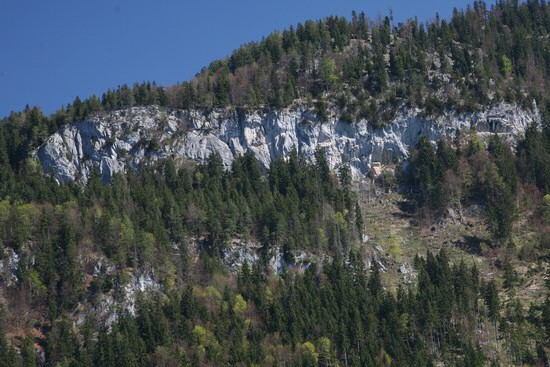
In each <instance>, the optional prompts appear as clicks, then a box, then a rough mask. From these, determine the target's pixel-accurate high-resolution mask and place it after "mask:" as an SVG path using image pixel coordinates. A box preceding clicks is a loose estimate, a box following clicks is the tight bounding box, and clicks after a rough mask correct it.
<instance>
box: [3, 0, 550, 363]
mask: <svg viewBox="0 0 550 367" xmlns="http://www.w3.org/2000/svg"><path fill="white" fill-rule="evenodd" d="M549 34H550V7H549V6H548V4H547V3H546V2H545V1H527V2H514V1H503V2H497V4H495V5H491V6H488V5H486V4H484V3H482V2H475V3H474V4H473V5H472V6H471V7H469V8H468V9H466V10H456V11H455V12H454V14H453V16H452V18H451V19H439V17H437V16H435V17H434V20H433V21H430V22H428V23H425V24H424V23H421V22H419V21H417V20H415V19H411V20H408V21H407V22H404V23H402V24H394V22H393V20H392V19H391V16H388V17H385V18H383V19H380V20H377V21H371V20H369V19H368V18H367V16H366V15H365V14H364V13H362V12H358V13H353V14H352V16H351V18H350V19H346V18H337V17H329V18H326V19H324V20H321V21H307V22H305V23H304V24H299V25H297V26H296V27H291V28H289V29H287V30H284V31H282V32H274V33H273V34H271V35H269V36H267V37H266V38H265V39H263V40H262V41H260V42H253V43H250V44H247V45H244V46H242V47H241V48H239V49H238V50H236V51H235V52H234V53H233V54H232V55H231V56H230V57H228V58H226V59H224V60H218V61H215V62H213V63H212V64H211V65H210V66H209V67H208V68H205V69H203V70H202V71H201V72H200V73H199V74H197V76H196V78H195V79H193V80H191V81H189V82H186V83H183V84H180V85H174V86H169V87H166V88H164V87H160V86H157V85H156V84H155V83H142V84H136V85H134V86H133V87H128V86H121V87H119V88H117V89H116V90H110V91H107V92H106V93H105V94H104V95H103V96H102V98H101V99H100V98H97V97H91V98H88V99H85V100H80V99H79V98H77V99H76V100H75V101H73V102H72V103H71V104H69V105H67V106H66V107H64V108H62V109H60V110H59V111H57V112H56V113H54V114H53V115H52V116H49V117H48V116H45V115H44V114H43V113H42V112H41V111H40V109H39V108H38V107H32V108H31V107H28V108H26V109H25V110H24V111H22V112H18V113H12V114H11V115H10V116H9V117H6V118H4V119H3V120H2V122H1V124H0V367H11V366H21V367H23V366H25V367H26V366H29V367H30V366H48V367H54V366H157V365H158V366H201V365H212V366H221V365H238V366H244V365H251V366H252V365H266V366H294V365H296V366H434V365H450V366H485V365H487V366H499V365H500V366H507V365H533V366H545V365H548V363H549V358H550V357H549V353H550V266H549V262H550V247H549V244H550V123H549V122H550V117H549V116H550V115H549V112H550V103H549V102H550V94H548V92H547V90H546V89H545V87H546V85H548V83H549V82H550V80H549V78H550V42H549ZM297 100H299V101H300V103H305V104H308V105H310V106H312V107H314V108H315V111H316V114H317V116H318V117H319V118H318V121H317V123H319V124H322V123H323V120H324V119H325V117H326V116H327V114H329V113H337V114H338V119H340V120H341V121H343V122H344V123H346V124H356V123H357V121H359V120H367V121H368V123H369V124H372V125H373V126H375V127H376V128H379V127H381V126H383V125H384V124H385V123H386V122H387V121H388V119H389V116H391V115H392V114H393V113H395V112H396V111H397V110H398V109H399V108H401V107H403V106H408V107H410V108H418V109H419V111H420V112H419V113H421V114H424V115H426V116H427V115H438V114H442V113H443V112H444V111H450V110H454V111H473V110H477V109H480V108H483V107H484V106H489V105H492V104H496V103H499V102H502V101H507V102H511V103H516V104H518V105H525V106H528V108H530V109H531V108H532V109H534V110H536V111H540V116H541V123H540V124H538V123H536V122H534V123H533V124H532V125H531V126H530V127H529V128H528V129H527V131H526V132H525V134H524V136H522V137H521V138H520V139H519V141H512V142H509V141H506V140H505V139H503V138H502V137H501V136H499V135H497V134H494V135H492V136H489V137H487V136H486V137H485V138H486V139H485V140H484V139H483V138H482V137H480V136H479V134H478V133H477V131H476V130H475V128H473V127H472V128H471V129H465V130H460V131H457V132H456V133H455V134H454V135H453V136H452V137H443V138H442V139H441V140H440V141H439V142H436V143H435V144H433V143H432V142H431V141H430V140H429V139H428V138H427V137H425V136H420V137H419V140H418V141H419V142H418V144H417V145H416V147H414V148H413V149H411V150H410V154H409V156H408V157H407V159H406V160H404V161H401V162H398V160H397V159H396V161H395V162H382V163H383V164H382V165H380V166H379V170H378V171H375V170H373V172H371V174H370V175H369V177H362V178H361V181H360V182H359V181H354V180H353V177H352V168H351V166H350V163H349V158H350V157H344V158H343V159H342V161H343V162H344V163H343V164H341V165H340V166H339V168H338V169H337V170H336V171H331V169H330V167H329V164H328V162H327V157H326V155H325V152H324V151H323V149H318V150H317V151H316V152H315V154H314V161H309V160H306V159H304V157H303V156H301V155H300V154H298V152H297V151H296V150H294V151H292V152H291V154H289V155H288V156H287V157H279V158H277V159H275V160H273V161H272V162H271V164H270V166H269V169H267V170H265V169H262V167H261V165H260V162H259V161H258V160H257V159H256V158H255V156H254V154H252V153H251V152H247V153H245V154H243V155H241V156H239V157H237V158H236V159H235V160H234V161H233V163H232V166H231V167H230V168H229V169H224V165H223V162H222V159H221V157H220V155H218V154H212V155H211V156H210V157H209V159H208V162H207V163H204V164H202V163H197V162H193V161H190V160H187V159H181V157H180V159H178V157H171V158H170V157H169V158H167V159H163V160H159V161H156V162H154V163H151V164H144V165H142V166H140V167H139V169H133V168H132V167H128V169H127V170H126V172H124V173H117V174H115V175H114V176H113V178H112V181H111V182H109V183H104V182H102V178H101V176H100V173H99V171H98V170H95V171H93V172H92V173H91V175H90V177H89V179H88V180H87V181H86V183H85V184H82V185H79V184H77V183H75V182H72V181H69V182H68V183H66V184H59V183H58V182H57V181H56V179H55V177H54V176H53V175H50V174H49V173H50V172H43V171H42V167H41V166H40V163H39V162H37V160H36V159H35V158H33V155H32V154H33V152H34V151H35V150H36V148H38V147H39V146H40V145H41V144H43V143H44V141H45V140H46V139H47V137H48V136H50V135H51V134H53V133H54V132H56V131H57V130H58V129H60V128H61V127H63V126H66V125H67V124H71V123H74V122H77V121H81V120H82V119H84V118H86V117H88V116H91V115H98V116H101V115H102V114H103V113H105V112H107V111H113V110H120V109H126V108H129V107H132V106H147V105H160V106H163V107H168V108H182V109H189V108H193V109H196V110H198V111H203V112H204V113H205V114H207V113H208V111H210V110H211V109H213V108H226V109H233V108H239V109H257V110H259V111H260V110H262V109H263V108H265V109H277V108H280V107H283V106H285V107H292V105H293V104H294V103H296V101H297ZM334 111H336V112H334ZM307 123H311V122H307ZM111 145H112V144H111ZM158 148H159V147H155V146H154V144H152V145H150V149H158Z"/></svg>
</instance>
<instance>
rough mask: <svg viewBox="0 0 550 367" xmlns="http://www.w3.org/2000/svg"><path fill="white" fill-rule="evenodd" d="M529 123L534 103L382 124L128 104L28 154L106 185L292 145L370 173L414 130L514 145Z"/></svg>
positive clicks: (76, 177) (60, 172)
mask: <svg viewBox="0 0 550 367" xmlns="http://www.w3.org/2000/svg"><path fill="white" fill-rule="evenodd" d="M532 122H535V123H539V122H540V115H539V113H538V110H537V108H536V106H533V108H532V109H530V110H525V109H522V108H520V107H518V106H517V105H513V104H505V103H502V104H499V105H497V106H494V107H491V108H487V109H486V110H482V111H479V112H475V113H457V112H454V111H449V112H447V113H445V114H443V115H441V116H438V117H423V116H422V115H421V113H420V111H419V110H417V109H407V108H402V109H400V110H399V111H398V112H397V113H396V114H395V115H394V117H393V118H392V119H391V120H390V121H387V122H386V127H384V128H383V129H374V128H373V126H372V124H370V123H369V121H367V120H361V121H358V122H353V123H349V122H345V121H342V120H340V119H339V118H338V115H337V113H336V112H334V111H333V112H332V113H331V116H329V118H328V121H319V120H318V118H317V116H316V115H315V113H314V111H313V110H312V109H310V108H309V107H308V106H306V105H297V106H294V107H292V108H284V109H266V110H239V109H215V110H212V111H209V112H205V111H199V110H177V109H167V108H162V107H157V106H148V107H134V108H129V109H125V110H119V111H114V112H109V113H106V114H103V115H97V116H93V117H90V118H87V119H86V120H84V121H80V122H76V123H74V124H71V125H69V126H66V127H64V128H63V129H61V130H60V131H59V132H57V133H56V134H54V135H52V136H50V137H49V138H48V140H47V141H46V142H45V143H44V144H43V145H42V146H41V147H39V148H38V149H37V150H36V151H35V152H34V156H35V157H36V158H37V159H38V160H39V161H40V163H41V165H42V168H43V169H44V171H45V173H47V174H53V175H54V176H55V177H56V178H57V180H58V181H60V182H67V181H77V182H80V183H85V182H87V180H88V178H89V175H90V173H91V171H92V170H93V169H95V168H97V169H98V170H99V172H100V174H101V177H102V179H103V181H104V182H109V181H110V180H111V179H112V176H113V174H114V173H116V172H121V171H124V170H125V169H126V167H130V168H134V169H137V168H139V166H140V165H142V164H148V163H152V162H155V161H157V160H159V159H164V158H180V159H181V158H184V159H189V160H194V161H199V162H205V161H207V159H208V157H209V156H210V154H211V153H213V152H218V153H219V154H220V156H221V158H222V160H223V163H224V164H225V165H226V167H229V166H230V165H231V163H232V161H233V159H234V158H235V157H236V156H239V155H242V154H244V153H245V152H248V151H249V152H252V153H253V154H254V155H255V156H256V157H257V158H258V160H259V161H260V162H261V164H262V165H263V166H264V167H266V168H267V167H269V164H270V162H271V161H272V160H273V159H275V158H277V157H286V156H288V154H289V153H290V152H291V151H292V150H293V149H296V150H297V152H298V153H299V154H302V155H304V156H305V157H306V159H309V160H313V159H314V153H315V151H316V150H317V149H319V148H323V149H324V150H325V153H326V157H327V160H328V163H329V165H330V166H331V167H332V168H335V167H337V166H338V165H339V164H341V162H342V157H343V156H346V157H347V158H348V159H349V161H350V163H351V167H352V170H353V171H354V174H356V175H362V174H366V173H368V172H369V170H370V168H371V164H372V163H373V162H380V161H383V160H384V159H386V160H388V161H391V160H392V159H393V158H394V157H398V158H403V157H407V156H408V154H409V148H410V147H411V146H414V145H415V144H416V143H417V141H418V138H419V136H420V135H422V134H423V135H426V136H427V137H428V138H429V139H430V140H432V141H434V142H435V141H437V140H438V139H439V138H440V137H441V136H443V135H447V136H453V135H454V134H455V132H456V131H457V129H469V128H470V127H475V128H476V130H477V131H478V133H479V134H480V135H481V136H484V135H489V134H493V133H498V134H501V135H503V136H505V137H506V138H507V139H509V140H510V141H511V142H512V143H514V142H515V141H517V138H518V137H519V136H521V135H522V134H523V132H524V131H525V129H526V128H527V127H528V126H529V124H531V123H532Z"/></svg>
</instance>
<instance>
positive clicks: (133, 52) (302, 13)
mask: <svg viewBox="0 0 550 367" xmlns="http://www.w3.org/2000/svg"><path fill="white" fill-rule="evenodd" d="M470 3H471V2H470V1H464V0H452V1H451V0H448V1H425V0H417V1H410V0H389V1H386V2H381V1H372V0H363V1H355V0H317V1H313V0H278V1H261V0H256V1H252V0H244V1H227V0H224V1H222V0H203V1H196V0H195V1H191V0H187V1H186V0H180V1H175V0H174V1H172V0H155V1H153V0H96V1H93V0H70V1H69V0H52V1H44V0H3V1H1V2H0V50H1V52H0V117H2V116H6V115H8V114H9V113H10V112H11V111H19V110H22V109H23V108H24V107H25V105H26V104H29V105H30V106H35V105H38V106H40V107H41V108H42V109H43V111H44V112H45V113H48V114H49V113H52V112H54V111H55V110H57V109H58V108H59V107H61V105H63V104H66V103H68V102H71V101H73V100H74V98H75V97H76V96H77V95H78V96H80V97H81V98H86V97H89V96H91V95H92V94H94V93H95V94H96V95H98V96H99V97H101V94H102V93H103V92H104V91H106V90H107V89H108V88H115V87H117V86H118V85H122V84H124V83H127V84H133V83H134V82H141V81H153V80H154V81H157V83H158V84H161V85H170V84H173V83H176V82H178V81H184V80H188V79H191V78H192V77H193V76H194V75H195V74H196V73H197V72H198V71H200V69H201V68H202V67H203V66H207V65H208V64H210V62H211V61H213V60H214V59H218V58H223V57H224V56H226V55H228V54H230V53H231V51H232V50H234V49H235V48H237V47H239V46H240V45H241V44H243V43H246V42H249V41H254V40H260V39H261V38H262V37H263V36H266V35H268V34H269V33H270V32H272V31H273V30H275V29H284V28H287V27H288V26H289V25H291V24H297V23H298V22H303V21H305V20H307V19H320V18H323V17H325V16H328V15H343V16H346V17H348V18H349V17H350V15H351V11H352V10H356V11H364V12H365V13H366V14H367V15H368V16H369V18H371V19H376V18H377V17H380V16H385V15H387V14H388V13H389V10H390V9H392V11H393V14H394V18H395V20H396V21H402V20H404V19H406V18H407V17H414V16H417V17H418V19H419V20H430V19H433V18H434V15H435V13H436V12H439V14H440V16H441V17H442V18H443V17H444V18H448V17H450V15H451V13H452V10H453V8H454V7H456V8H459V9H463V8H465V7H466V5H467V4H470Z"/></svg>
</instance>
